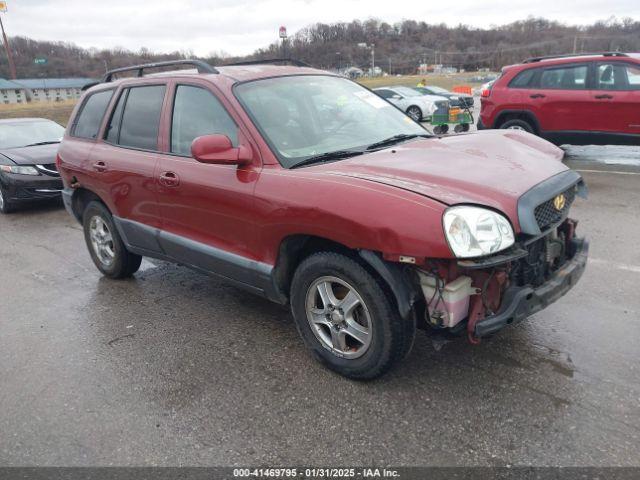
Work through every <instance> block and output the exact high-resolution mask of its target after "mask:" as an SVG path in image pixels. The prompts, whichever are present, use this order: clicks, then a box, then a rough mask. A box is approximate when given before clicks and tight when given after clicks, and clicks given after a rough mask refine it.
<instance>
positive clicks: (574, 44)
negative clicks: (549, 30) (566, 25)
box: [573, 35, 578, 53]
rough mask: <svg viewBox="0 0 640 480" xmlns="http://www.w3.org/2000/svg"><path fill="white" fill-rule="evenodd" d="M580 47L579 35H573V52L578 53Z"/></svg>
mask: <svg viewBox="0 0 640 480" xmlns="http://www.w3.org/2000/svg"><path fill="white" fill-rule="evenodd" d="M577 49H578V35H576V36H574V37H573V53H576V50H577Z"/></svg>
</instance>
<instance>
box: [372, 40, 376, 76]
mask: <svg viewBox="0 0 640 480" xmlns="http://www.w3.org/2000/svg"><path fill="white" fill-rule="evenodd" d="M375 70H376V44H375V43H372V44H371V76H373V75H375Z"/></svg>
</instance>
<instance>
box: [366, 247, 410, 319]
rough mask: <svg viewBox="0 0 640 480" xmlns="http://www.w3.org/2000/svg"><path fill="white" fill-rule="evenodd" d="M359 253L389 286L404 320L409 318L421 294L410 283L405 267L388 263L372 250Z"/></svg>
mask: <svg viewBox="0 0 640 480" xmlns="http://www.w3.org/2000/svg"><path fill="white" fill-rule="evenodd" d="M358 253H359V254H360V257H361V258H362V259H363V260H364V261H365V262H367V264H369V265H370V266H371V268H373V269H374V270H375V271H376V272H377V273H378V275H380V276H381V277H382V279H383V280H384V281H385V282H386V283H387V284H388V285H389V288H390V289H391V292H392V293H393V296H394V297H395V300H396V303H397V306H398V311H399V313H400V316H402V318H404V319H406V318H409V316H410V315H411V314H412V311H413V306H414V304H415V303H416V301H418V299H419V298H420V294H419V292H418V289H417V288H416V287H415V286H414V285H413V284H412V283H411V282H410V280H409V278H408V276H407V275H406V273H405V270H404V266H403V265H401V264H397V263H391V262H387V261H385V260H383V259H382V257H381V256H380V255H379V254H377V253H375V252H373V251H371V250H360V251H359V252H358Z"/></svg>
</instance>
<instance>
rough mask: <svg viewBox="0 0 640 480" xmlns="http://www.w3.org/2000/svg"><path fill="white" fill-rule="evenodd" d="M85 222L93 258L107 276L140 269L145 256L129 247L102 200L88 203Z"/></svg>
mask: <svg viewBox="0 0 640 480" xmlns="http://www.w3.org/2000/svg"><path fill="white" fill-rule="evenodd" d="M82 225H83V228H84V238H85V241H86V242H87V248H88V249H89V253H90V254H91V259H92V260H93V263H94V264H95V266H96V267H98V270H100V271H101V272H102V273H103V274H104V275H105V276H107V277H109V278H126V277H130V276H131V275H133V274H134V273H135V272H137V271H138V269H139V268H140V263H142V257H141V256H140V255H136V254H134V253H131V252H129V251H128V250H127V248H126V247H125V245H124V242H123V241H122V239H121V238H120V234H119V233H118V230H117V229H116V226H115V224H114V223H113V217H112V216H111V213H110V212H109V210H107V208H106V207H105V206H104V205H103V204H102V203H99V202H91V203H89V205H87V208H86V209H85V210H84V214H83V216H82Z"/></svg>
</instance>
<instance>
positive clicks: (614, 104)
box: [478, 52, 640, 145]
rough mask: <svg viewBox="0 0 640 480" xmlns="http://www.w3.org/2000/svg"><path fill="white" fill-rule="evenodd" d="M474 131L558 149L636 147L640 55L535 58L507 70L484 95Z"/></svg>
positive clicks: (639, 118)
mask: <svg viewBox="0 0 640 480" xmlns="http://www.w3.org/2000/svg"><path fill="white" fill-rule="evenodd" d="M481 102H482V109H481V112H480V119H479V122H478V128H479V129H482V128H508V129H518V130H525V131H527V132H530V133H534V134H536V135H540V136H541V137H544V138H546V139H548V140H550V141H552V142H554V143H556V144H558V145H560V144H562V143H571V144H628V145H639V144H640V55H639V54H625V53H618V52H614V53H602V54H593V53H591V54H582V55H570V56H568V55H565V56H557V57H537V58H530V59H528V60H525V61H524V62H523V63H522V64H520V65H513V66H510V67H505V68H504V69H503V70H502V75H501V76H500V77H499V78H498V79H497V80H496V81H495V82H494V83H493V85H492V86H491V88H488V89H486V90H484V91H483V92H482V99H481Z"/></svg>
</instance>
